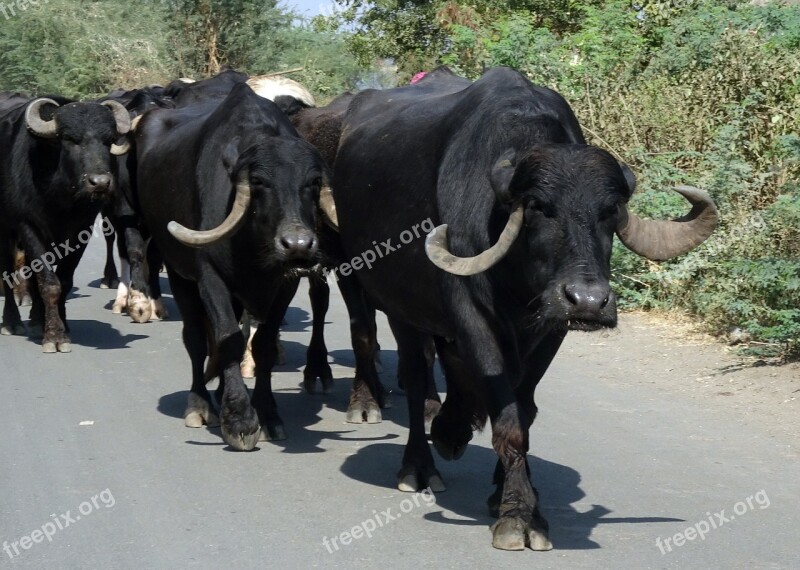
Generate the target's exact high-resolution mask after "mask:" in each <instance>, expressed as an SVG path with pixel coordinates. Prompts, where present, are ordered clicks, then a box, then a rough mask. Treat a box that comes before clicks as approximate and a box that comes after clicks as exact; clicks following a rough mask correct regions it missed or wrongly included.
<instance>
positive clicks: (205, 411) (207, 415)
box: [183, 393, 219, 428]
mask: <svg viewBox="0 0 800 570" xmlns="http://www.w3.org/2000/svg"><path fill="white" fill-rule="evenodd" d="M183 423H184V425H185V426H186V427H190V428H199V427H203V426H204V425H206V426H208V427H217V426H219V417H218V416H217V414H215V413H214V409H213V408H212V407H211V403H210V402H208V401H207V400H204V399H203V398H201V397H200V396H198V395H197V394H194V393H190V394H189V402H188V403H187V404H186V411H185V412H184V413H183Z"/></svg>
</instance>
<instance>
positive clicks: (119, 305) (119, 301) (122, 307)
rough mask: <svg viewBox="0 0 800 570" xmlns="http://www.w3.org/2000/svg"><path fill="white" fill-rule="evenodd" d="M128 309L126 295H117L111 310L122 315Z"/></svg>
mask: <svg viewBox="0 0 800 570" xmlns="http://www.w3.org/2000/svg"><path fill="white" fill-rule="evenodd" d="M127 310H128V301H127V299H126V298H125V297H117V298H116V299H114V304H113V305H112V306H111V312H112V313H113V314H115V315H121V314H122V313H124V312H125V311H127Z"/></svg>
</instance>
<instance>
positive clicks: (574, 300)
mask: <svg viewBox="0 0 800 570" xmlns="http://www.w3.org/2000/svg"><path fill="white" fill-rule="evenodd" d="M564 297H566V299H567V301H569V302H570V303H571V304H573V305H580V303H581V295H580V293H578V291H577V289H576V287H575V286H574V285H564Z"/></svg>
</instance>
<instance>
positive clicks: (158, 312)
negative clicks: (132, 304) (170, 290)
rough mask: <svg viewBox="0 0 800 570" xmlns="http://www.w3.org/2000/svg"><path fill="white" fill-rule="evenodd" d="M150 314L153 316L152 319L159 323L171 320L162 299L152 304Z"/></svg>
mask: <svg viewBox="0 0 800 570" xmlns="http://www.w3.org/2000/svg"><path fill="white" fill-rule="evenodd" d="M150 313H151V315H152V317H151V318H153V319H157V320H159V321H166V320H167V319H168V318H169V311H167V308H166V307H165V306H164V301H163V300H162V299H156V300H154V301H151V302H150Z"/></svg>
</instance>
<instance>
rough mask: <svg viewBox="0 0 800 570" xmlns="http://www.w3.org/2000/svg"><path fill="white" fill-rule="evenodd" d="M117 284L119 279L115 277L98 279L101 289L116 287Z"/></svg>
mask: <svg viewBox="0 0 800 570" xmlns="http://www.w3.org/2000/svg"><path fill="white" fill-rule="evenodd" d="M118 286H119V279H117V278H116V277H103V279H102V280H101V281H100V288H101V289H116V288H117V287H118Z"/></svg>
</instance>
